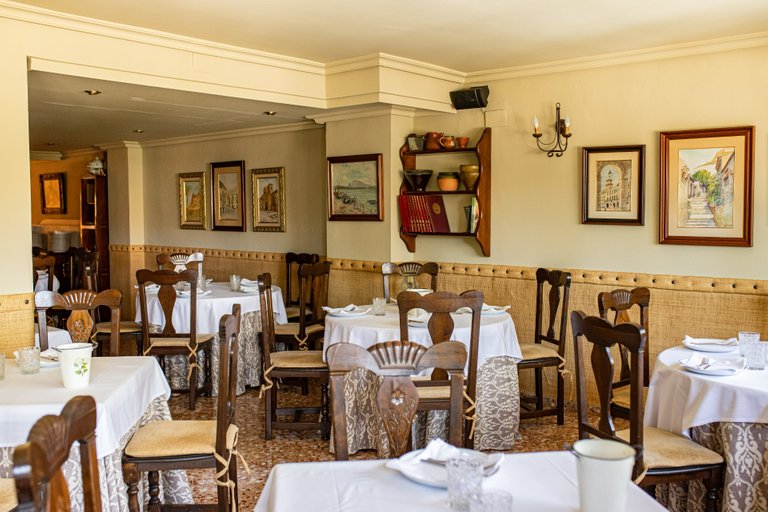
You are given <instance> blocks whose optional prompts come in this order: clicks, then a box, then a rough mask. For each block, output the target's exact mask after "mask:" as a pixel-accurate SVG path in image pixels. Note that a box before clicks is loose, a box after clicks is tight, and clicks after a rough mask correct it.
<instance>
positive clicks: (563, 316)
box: [517, 268, 571, 425]
mask: <svg viewBox="0 0 768 512" xmlns="http://www.w3.org/2000/svg"><path fill="white" fill-rule="evenodd" d="M545 283H546V284H548V285H549V293H548V302H549V318H548V319H547V327H546V330H544V329H543V328H542V321H543V320H544V318H543V317H544V284H545ZM570 289H571V274H570V273H569V272H564V271H562V270H547V269H545V268H540V269H538V270H537V271H536V325H535V327H534V329H535V331H534V338H533V343H521V344H520V349H521V351H522V354H523V359H522V361H520V362H519V363H517V369H518V370H528V369H533V371H534V390H535V395H536V396H534V397H533V400H531V401H532V402H533V404H531V403H530V402H531V401H527V400H523V399H521V400H520V405H521V406H522V407H521V408H522V409H523V410H521V411H520V419H525V418H539V417H541V416H554V415H556V416H557V424H558V425H562V424H563V422H564V421H565V381H564V379H563V371H561V369H562V368H563V366H564V364H565V337H566V328H567V327H568V296H569V293H570ZM558 311H559V312H560V321H559V322H557V314H558ZM556 323H557V324H558V328H557V330H556V329H555V324H556ZM545 341H546V342H547V345H545V344H544V343H542V342H545ZM549 345H552V346H549ZM545 368H556V369H557V398H556V405H555V407H545V406H544V383H543V374H544V369H545ZM529 400H530V399H529Z"/></svg>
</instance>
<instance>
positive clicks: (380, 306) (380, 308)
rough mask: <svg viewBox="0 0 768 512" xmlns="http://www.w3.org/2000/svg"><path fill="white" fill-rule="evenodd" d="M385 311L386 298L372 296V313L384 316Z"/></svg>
mask: <svg viewBox="0 0 768 512" xmlns="http://www.w3.org/2000/svg"><path fill="white" fill-rule="evenodd" d="M386 311H387V299H385V298H384V297H374V298H373V314H374V315H376V316H384V314H385V313H386Z"/></svg>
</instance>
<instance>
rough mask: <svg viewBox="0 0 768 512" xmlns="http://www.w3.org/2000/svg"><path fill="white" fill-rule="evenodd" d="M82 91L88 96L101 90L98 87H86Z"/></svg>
mask: <svg viewBox="0 0 768 512" xmlns="http://www.w3.org/2000/svg"><path fill="white" fill-rule="evenodd" d="M83 92H84V93H85V94H87V95H88V96H96V95H97V94H101V91H100V90H98V89H86V90H84V91H83Z"/></svg>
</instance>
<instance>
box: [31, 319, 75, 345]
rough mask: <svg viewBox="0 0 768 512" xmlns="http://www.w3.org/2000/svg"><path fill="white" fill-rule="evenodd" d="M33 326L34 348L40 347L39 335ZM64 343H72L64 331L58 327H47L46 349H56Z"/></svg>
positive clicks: (67, 333)
mask: <svg viewBox="0 0 768 512" xmlns="http://www.w3.org/2000/svg"><path fill="white" fill-rule="evenodd" d="M37 327H38V326H37V324H35V346H36V347H39V346H40V334H39V332H38V329H37ZM65 343H72V337H71V336H70V335H69V332H68V331H67V330H66V329H59V328H58V327H52V326H50V325H49V326H48V348H53V347H58V346H59V345H64V344H65Z"/></svg>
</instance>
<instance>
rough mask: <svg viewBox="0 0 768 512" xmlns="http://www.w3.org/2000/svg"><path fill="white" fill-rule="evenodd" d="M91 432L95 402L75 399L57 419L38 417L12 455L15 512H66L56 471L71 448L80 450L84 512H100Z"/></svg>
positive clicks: (64, 489)
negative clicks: (15, 500)
mask: <svg viewBox="0 0 768 512" xmlns="http://www.w3.org/2000/svg"><path fill="white" fill-rule="evenodd" d="M95 432H96V401H95V400H94V399H93V397H91V396H76V397H75V398H73V399H71V400H70V401H69V402H67V404H66V405H65V406H64V409H63V410H62V411H61V415H59V416H43V417H42V418H40V419H39V420H37V422H35V424H34V425H33V426H32V429H31V430H30V431H29V436H28V437H27V442H26V443H24V444H22V445H20V446H17V447H16V449H15V450H14V452H13V476H14V479H15V481H16V494H17V496H18V511H19V512H26V511H51V512H54V511H55V512H65V511H66V512H69V511H70V510H72V507H71V505H70V501H69V489H67V481H66V479H65V478H64V474H63V472H62V465H63V464H64V462H66V461H67V459H68V458H69V452H70V447H71V446H72V445H73V444H74V443H75V442H77V443H78V444H79V447H80V467H81V479H82V482H81V483H82V491H83V505H84V509H85V512H101V490H100V486H99V465H98V461H97V459H96V437H95Z"/></svg>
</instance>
